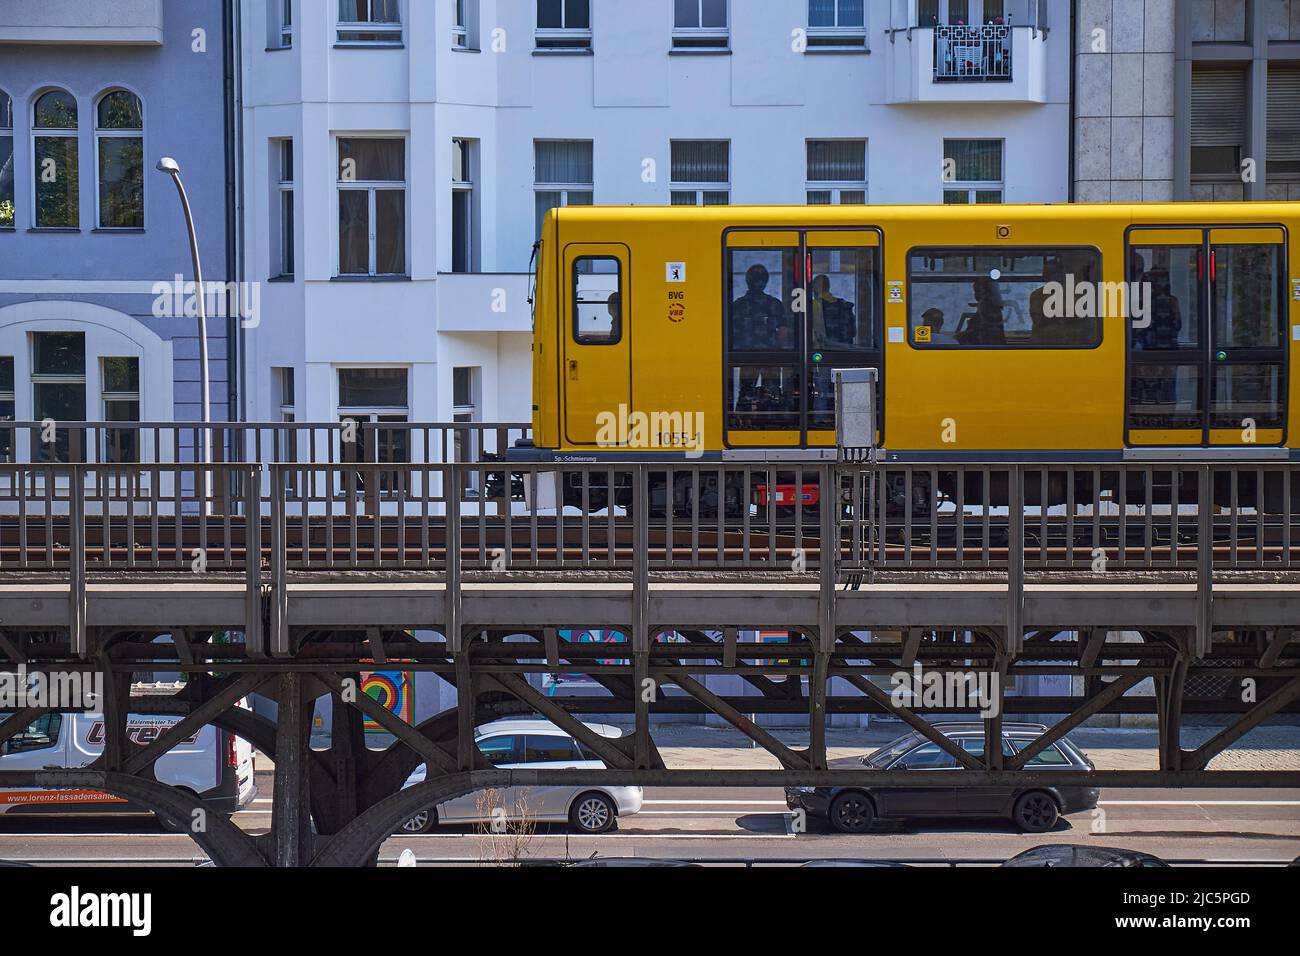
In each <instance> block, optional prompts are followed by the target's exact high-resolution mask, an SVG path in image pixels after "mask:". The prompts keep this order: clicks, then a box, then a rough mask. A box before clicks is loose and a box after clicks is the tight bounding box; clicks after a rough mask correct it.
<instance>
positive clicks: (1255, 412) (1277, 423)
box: [1210, 363, 1286, 429]
mask: <svg viewBox="0 0 1300 956" xmlns="http://www.w3.org/2000/svg"><path fill="white" fill-rule="evenodd" d="M1282 382H1283V378H1282V367H1281V366H1280V365H1256V364H1254V363H1251V364H1241V365H1216V366H1215V367H1214V378H1213V380H1212V383H1211V388H1212V389H1213V395H1212V397H1211V401H1210V427H1211V428H1233V429H1239V428H1242V427H1243V423H1244V422H1247V421H1251V422H1254V423H1255V427H1256V428H1281V427H1282V422H1283V415H1284V414H1285V410H1284V409H1283V407H1282V405H1283V402H1284V401H1285V400H1286V393H1285V391H1284V390H1283V388H1282Z"/></svg>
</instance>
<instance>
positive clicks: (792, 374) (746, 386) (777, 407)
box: [727, 365, 799, 431]
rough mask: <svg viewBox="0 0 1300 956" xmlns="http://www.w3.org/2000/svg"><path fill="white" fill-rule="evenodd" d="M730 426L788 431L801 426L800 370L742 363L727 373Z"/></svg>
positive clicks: (733, 427) (757, 429) (753, 429)
mask: <svg viewBox="0 0 1300 956" xmlns="http://www.w3.org/2000/svg"><path fill="white" fill-rule="evenodd" d="M727 428H728V429H733V430H736V431H788V430H798V428H799V370H798V369H796V368H791V367H788V366H772V365H739V366H734V367H733V368H732V369H731V373H730V375H729V376H728V377H727Z"/></svg>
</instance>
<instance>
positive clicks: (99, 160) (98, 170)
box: [78, 86, 148, 232]
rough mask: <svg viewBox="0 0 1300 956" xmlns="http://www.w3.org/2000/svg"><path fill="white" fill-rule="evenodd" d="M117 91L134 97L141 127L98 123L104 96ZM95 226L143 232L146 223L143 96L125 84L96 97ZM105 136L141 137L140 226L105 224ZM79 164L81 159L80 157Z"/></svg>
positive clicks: (114, 230) (105, 97) (98, 229)
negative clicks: (102, 148)
mask: <svg viewBox="0 0 1300 956" xmlns="http://www.w3.org/2000/svg"><path fill="white" fill-rule="evenodd" d="M114 93H127V94H129V95H131V96H134V97H135V101H136V104H137V105H138V106H139V108H140V128H139V129H120V130H119V129H105V128H103V127H101V126H100V125H99V107H100V105H101V104H102V103H103V102H104V100H105V99H107V98H108V97H110V96H112V95H113V94H114ZM94 106H95V110H94V116H95V229H96V230H97V231H99V232H140V231H142V230H143V229H144V227H145V221H144V216H145V209H146V208H147V207H146V204H145V198H144V192H145V179H146V177H145V175H144V172H145V163H144V157H145V156H147V155H148V152H147V151H146V147H145V141H144V131H145V125H146V124H145V118H144V98H143V97H142V96H140V94H138V93H136V92H135V91H134V90H130V89H127V88H126V87H124V86H115V87H112V88H110V89H107V90H104V92H102V93H101V94H99V96H97V97H96V98H95V104H94ZM105 139H138V140H139V141H140V225H138V226H106V225H105V224H104V218H103V217H104V205H103V195H104V157H103V155H102V154H101V153H100V146H99V144H100V142H101V141H103V140H105ZM78 165H80V161H78Z"/></svg>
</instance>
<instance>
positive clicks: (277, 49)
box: [266, 46, 293, 53]
mask: <svg viewBox="0 0 1300 956" xmlns="http://www.w3.org/2000/svg"><path fill="white" fill-rule="evenodd" d="M292 49H293V47H292V46H269V47H267V48H266V52H267V53H284V52H285V51H286V50H292Z"/></svg>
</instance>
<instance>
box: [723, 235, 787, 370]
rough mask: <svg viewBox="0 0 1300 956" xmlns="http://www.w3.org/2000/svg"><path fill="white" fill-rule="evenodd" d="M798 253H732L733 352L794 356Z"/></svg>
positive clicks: (729, 322)
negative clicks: (785, 353)
mask: <svg viewBox="0 0 1300 956" xmlns="http://www.w3.org/2000/svg"><path fill="white" fill-rule="evenodd" d="M798 258H799V251H798V250H797V249H732V250H731V273H730V280H731V290H730V294H729V295H728V297H727V298H728V302H729V303H730V304H729V306H728V310H727V313H728V314H727V328H728V330H729V333H730V336H729V339H730V341H729V344H730V348H731V351H733V352H793V351H795V350H796V349H798V347H799V341H798V331H799V327H798V321H797V319H796V316H795V313H794V305H795V296H794V289H795V282H796V280H795V263H796V262H797V261H798Z"/></svg>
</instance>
